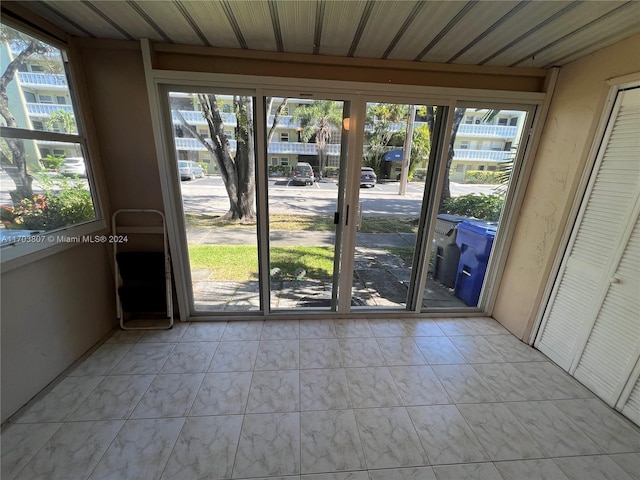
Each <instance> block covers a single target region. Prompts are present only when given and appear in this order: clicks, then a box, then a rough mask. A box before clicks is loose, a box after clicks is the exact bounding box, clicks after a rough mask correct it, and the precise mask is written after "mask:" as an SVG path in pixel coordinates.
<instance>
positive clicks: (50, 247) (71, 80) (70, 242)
mask: <svg viewBox="0 0 640 480" xmlns="http://www.w3.org/2000/svg"><path fill="white" fill-rule="evenodd" d="M2 25H4V26H7V27H9V28H12V29H15V30H18V31H19V32H21V33H24V34H26V35H29V36H31V37H33V38H36V39H38V40H40V41H42V42H43V43H46V44H47V45H50V46H51V47H54V48H56V49H58V50H59V51H60V54H61V61H62V65H63V67H64V73H65V75H66V77H67V84H68V100H69V103H67V105H71V106H72V108H73V112H74V117H75V122H76V125H77V133H58V132H51V131H41V130H35V129H25V128H12V127H5V126H2V127H0V134H1V137H2V138H5V137H6V138H19V139H23V140H27V141H31V140H34V141H37V140H41V141H48V142H65V143H73V144H77V145H79V146H80V149H81V151H82V155H83V158H84V162H85V167H86V172H87V182H88V188H89V192H90V193H91V199H92V202H93V209H94V214H95V218H94V219H93V220H88V221H86V222H81V223H77V224H74V225H69V226H67V227H62V228H58V229H55V230H49V231H46V232H41V233H37V234H32V235H30V236H29V237H28V238H29V239H31V240H33V241H22V240H23V239H22V238H21V239H20V240H16V239H14V240H7V241H3V242H0V267H1V270H2V273H5V272H8V271H11V270H13V269H16V268H19V267H21V266H24V265H26V264H28V263H31V262H33V261H37V260H40V259H43V258H46V257H48V256H50V255H54V254H57V253H59V252H61V251H64V250H67V249H70V248H73V247H76V246H78V245H81V244H83V243H84V242H78V241H77V240H75V239H76V238H80V239H82V237H85V236H86V237H87V238H89V237H90V238H92V239H96V240H97V241H96V242H94V241H91V242H89V243H103V242H102V240H101V238H100V237H99V236H101V235H104V234H106V233H108V231H109V230H108V222H107V219H106V217H107V214H106V208H105V202H104V200H103V198H104V186H103V185H102V184H101V183H100V182H98V181H97V178H100V176H99V175H96V173H97V170H99V166H98V165H97V162H96V159H97V158H98V153H97V150H96V148H95V147H94V145H95V144H96V140H95V133H94V132H93V131H92V130H91V127H92V126H93V124H92V121H91V119H90V118H89V117H88V116H87V114H86V108H85V105H86V104H87V103H88V100H87V93H86V90H85V89H84V85H83V84H82V83H81V82H79V81H78V76H79V74H76V69H75V68H74V65H73V64H74V62H75V61H76V60H79V59H78V58H77V57H76V59H74V61H71V60H70V57H74V56H75V52H73V51H72V49H70V46H69V45H68V44H67V43H65V42H63V41H61V40H59V39H58V38H56V37H53V36H51V35H49V34H47V33H46V32H44V31H40V30H38V29H35V28H33V27H31V26H29V25H25V24H24V23H22V22H20V21H19V20H16V19H13V18H10V17H7V16H5V17H4V18H3V19H2ZM80 76H81V75H80ZM14 81H15V79H14ZM37 98H38V100H39V96H37ZM87 126H89V128H87ZM94 162H96V163H94ZM24 238H27V237H24Z"/></svg>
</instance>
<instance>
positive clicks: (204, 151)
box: [169, 91, 260, 312]
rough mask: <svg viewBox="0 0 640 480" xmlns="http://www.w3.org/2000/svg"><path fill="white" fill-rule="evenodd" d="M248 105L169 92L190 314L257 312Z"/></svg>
mask: <svg viewBox="0 0 640 480" xmlns="http://www.w3.org/2000/svg"><path fill="white" fill-rule="evenodd" d="M254 102H255V101H254V98H253V97H251V96H243V95H232V94H229V93H228V92H225V94H220V93H216V92H207V93H206V94H202V93H191V92H177V91H176V92H169V105H170V109H171V117H172V118H171V119H172V125H173V143H174V146H175V159H176V165H175V169H176V172H177V179H178V181H179V182H180V192H181V199H182V211H183V214H184V225H185V228H186V240H187V249H188V258H189V266H190V269H189V273H190V286H191V290H192V294H193V302H194V306H195V310H196V312H224V311H255V310H259V309H260V297H259V292H260V289H259V275H258V249H257V227H256V204H255V149H254V136H253V132H254V124H253V111H254Z"/></svg>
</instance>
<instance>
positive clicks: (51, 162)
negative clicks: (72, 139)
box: [40, 155, 64, 171]
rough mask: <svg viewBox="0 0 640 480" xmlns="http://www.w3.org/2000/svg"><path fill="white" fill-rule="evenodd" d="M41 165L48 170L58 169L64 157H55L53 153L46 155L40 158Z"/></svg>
mask: <svg viewBox="0 0 640 480" xmlns="http://www.w3.org/2000/svg"><path fill="white" fill-rule="evenodd" d="M40 163H42V166H43V167H44V168H46V169H48V170H55V171H58V170H60V167H61V166H62V164H63V163H64V157H55V156H53V155H47V156H46V157H45V158H41V159H40Z"/></svg>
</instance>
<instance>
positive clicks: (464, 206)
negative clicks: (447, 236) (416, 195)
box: [440, 193, 504, 222]
mask: <svg viewBox="0 0 640 480" xmlns="http://www.w3.org/2000/svg"><path fill="white" fill-rule="evenodd" d="M503 204H504V195H484V194H475V193H471V194H469V195H462V196H460V197H452V198H449V199H447V200H445V201H444V202H442V211H441V212H440V213H449V214H451V215H461V216H463V217H474V218H477V219H480V220H487V221H489V222H497V221H498V220H499V219H500V213H501V212H502V205H503Z"/></svg>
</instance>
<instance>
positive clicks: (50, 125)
mask: <svg viewBox="0 0 640 480" xmlns="http://www.w3.org/2000/svg"><path fill="white" fill-rule="evenodd" d="M57 125H60V126H61V127H62V131H63V132H64V133H78V127H77V126H76V117H74V116H73V113H71V112H70V111H68V110H62V109H60V110H58V111H56V112H53V113H52V114H51V115H49V118H48V119H47V121H46V127H47V129H49V130H53V129H54V128H55V127H56V126H57Z"/></svg>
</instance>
